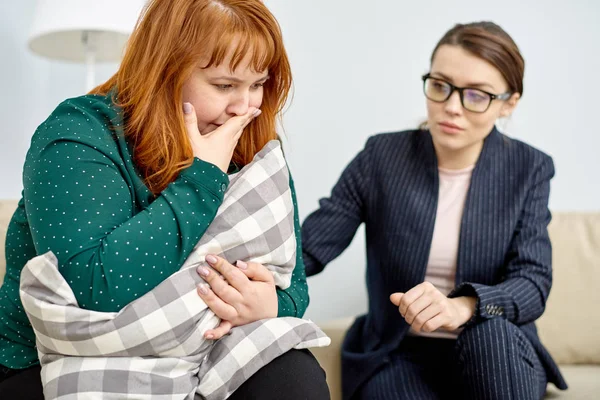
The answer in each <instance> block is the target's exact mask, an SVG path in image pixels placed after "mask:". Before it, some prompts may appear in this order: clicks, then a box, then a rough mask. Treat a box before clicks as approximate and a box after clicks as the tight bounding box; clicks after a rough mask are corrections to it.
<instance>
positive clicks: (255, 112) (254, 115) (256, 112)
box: [252, 109, 262, 118]
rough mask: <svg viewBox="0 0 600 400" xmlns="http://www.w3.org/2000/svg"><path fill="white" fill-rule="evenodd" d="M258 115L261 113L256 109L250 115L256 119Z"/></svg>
mask: <svg viewBox="0 0 600 400" xmlns="http://www.w3.org/2000/svg"><path fill="white" fill-rule="evenodd" d="M260 114H262V111H261V110H260V109H256V111H254V113H253V114H252V116H253V117H254V118H256V117H258V116H259V115H260Z"/></svg>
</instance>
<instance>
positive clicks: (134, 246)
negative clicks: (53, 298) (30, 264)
mask: <svg viewBox="0 0 600 400" xmlns="http://www.w3.org/2000/svg"><path fill="white" fill-rule="evenodd" d="M92 111H93V110H90V109H87V110H86V109H83V108H81V107H74V106H72V105H69V104H65V103H63V105H62V106H59V108H57V110H56V111H55V112H54V113H53V114H52V115H51V117H50V118H49V119H48V120H47V121H46V122H45V123H43V124H42V125H41V126H40V127H39V128H38V130H37V131H36V134H35V135H34V137H33V139H32V144H31V148H30V151H29V152H28V154H27V157H26V161H25V168H24V172H23V185H24V199H25V209H26V213H27V216H28V221H29V224H30V230H31V233H32V236H33V241H34V245H35V249H36V252H37V254H42V253H45V252H47V251H50V250H51V251H53V252H54V254H55V255H56V257H57V258H58V262H59V270H60V272H61V274H62V275H63V276H64V277H65V279H66V281H67V282H68V283H69V285H70V286H71V288H72V289H73V292H74V294H75V297H76V298H77V301H78V302H79V305H80V306H81V307H83V308H87V309H91V310H97V311H109V312H115V311H118V310H120V309H121V308H122V307H124V306H125V305H127V304H128V303H130V302H131V301H132V300H134V299H136V298H139V297H140V296H142V295H144V294H145V293H147V292H148V291H150V290H151V289H153V288H154V287H156V285H158V284H159V283H160V282H162V281H163V280H164V279H166V278H167V277H168V276H169V275H170V274H172V273H173V272H175V271H177V270H178V269H179V268H180V267H181V265H182V264H183V262H184V261H185V259H186V258H187V256H188V255H189V254H190V253H191V251H192V249H193V247H194V246H195V245H196V243H197V242H198V240H199V238H200V237H201V236H202V235H203V234H204V232H205V231H206V229H207V228H208V225H209V224H210V223H211V221H212V220H213V219H214V217H215V215H216V212H217V209H218V207H219V206H220V205H221V203H222V201H223V192H224V191H225V190H226V188H227V185H228V184H229V179H228V177H227V175H226V174H224V173H222V172H221V171H220V170H219V169H218V168H217V167H215V166H214V165H212V164H209V163H206V162H203V161H201V160H199V159H195V160H194V162H193V164H192V165H191V166H190V167H188V168H187V169H185V170H184V171H182V172H181V173H180V175H179V177H178V178H177V180H176V181H174V182H173V183H171V184H170V185H169V186H168V187H167V188H166V189H165V190H164V191H163V192H162V193H160V195H159V196H157V197H156V198H155V199H153V201H152V202H151V203H149V200H148V199H147V198H146V199H141V198H140V197H141V196H140V193H144V191H140V189H139V185H143V184H142V181H141V180H140V179H139V177H137V176H134V175H135V174H132V173H131V170H130V169H129V168H128V166H130V165H132V163H131V157H130V156H128V154H126V152H125V150H124V149H123V148H122V146H121V147H120V146H118V144H117V141H116V140H115V139H114V138H113V136H112V132H111V131H110V128H109V127H108V126H107V122H106V120H105V119H104V118H102V115H100V116H99V115H96V114H94V112H92ZM98 138H101V139H98ZM145 193H149V192H147V190H146V192H145ZM144 202H145V204H144ZM141 204H144V206H143V207H142V205H141Z"/></svg>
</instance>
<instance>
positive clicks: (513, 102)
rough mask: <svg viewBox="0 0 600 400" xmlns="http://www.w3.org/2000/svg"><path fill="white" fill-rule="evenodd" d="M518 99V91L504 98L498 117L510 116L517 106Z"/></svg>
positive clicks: (519, 96)
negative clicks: (506, 98)
mask: <svg viewBox="0 0 600 400" xmlns="http://www.w3.org/2000/svg"><path fill="white" fill-rule="evenodd" d="M520 99H521V95H520V94H519V93H513V94H512V96H510V97H509V99H508V100H506V101H505V102H504V104H502V108H501V109H500V117H502V118H506V117H510V115H511V114H512V113H513V111H514V110H515V108H516V107H517V104H518V103H519V100H520Z"/></svg>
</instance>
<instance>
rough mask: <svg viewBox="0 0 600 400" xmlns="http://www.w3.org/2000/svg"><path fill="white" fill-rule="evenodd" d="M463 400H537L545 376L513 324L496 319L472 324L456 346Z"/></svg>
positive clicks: (534, 355) (524, 338) (532, 350)
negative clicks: (462, 384) (462, 385)
mask: <svg viewBox="0 0 600 400" xmlns="http://www.w3.org/2000/svg"><path fill="white" fill-rule="evenodd" d="M456 352H457V354H458V366H459V374H460V376H461V377H462V382H463V383H464V387H463V395H462V397H461V398H464V399H489V400H494V399H515V400H517V399H518V400H521V399H523V400H529V399H531V400H538V399H541V398H543V396H544V393H545V392H546V384H547V379H546V372H545V370H544V367H543V366H542V364H541V362H540V360H539V358H538V356H537V354H536V353H535V350H534V348H533V346H532V345H531V342H530V341H529V339H527V338H526V337H525V335H524V334H523V332H522V331H521V330H520V329H519V328H517V327H516V326H515V325H514V324H512V323H511V322H508V321H507V320H505V319H501V318H495V319H490V320H487V321H483V322H479V323H477V324H473V325H471V326H469V327H468V328H467V329H465V330H464V331H463V332H462V333H461V335H460V336H459V337H458V340H457V344H456Z"/></svg>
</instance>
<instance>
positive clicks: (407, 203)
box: [302, 128, 566, 398]
mask: <svg viewBox="0 0 600 400" xmlns="http://www.w3.org/2000/svg"><path fill="white" fill-rule="evenodd" d="M553 176H554V165H553V162H552V159H551V158H550V157H549V156H547V155H545V154H544V153H542V152H541V151H539V150H536V149H534V148H533V147H531V146H528V145H526V144H524V143H522V142H520V141H518V140H514V139H510V138H508V137H506V136H504V135H502V134H501V133H500V132H498V131H497V130H496V128H494V129H493V130H492V132H491V133H490V135H489V136H488V137H487V138H486V139H485V141H484V145H483V149H482V152H481V155H480V157H479V160H478V161H477V164H476V166H475V169H474V170H473V175H472V178H471V185H470V188H469V191H468V194H467V199H466V203H465V208H464V212H463V217H462V222H461V230H460V242H459V250H458V260H457V271H456V289H455V290H454V291H453V292H452V293H451V294H450V296H462V295H470V296H476V297H477V298H478V302H477V308H476V312H475V316H474V318H473V319H472V320H471V321H470V322H469V323H476V321H477V320H481V319H487V318H506V319H507V320H509V321H511V322H512V323H514V324H515V325H517V326H519V327H520V328H521V329H522V330H523V332H524V333H525V335H526V336H527V337H528V338H529V340H530V341H531V343H532V344H533V346H534V348H535V349H536V351H537V353H538V355H539V357H540V359H541V361H542V364H543V365H544V367H545V368H546V373H547V375H548V379H549V381H550V382H553V383H555V384H556V385H557V386H558V387H561V388H566V383H565V381H564V380H563V378H562V376H561V374H560V372H559V370H558V367H557V366H556V364H555V363H554V361H553V360H552V358H551V357H550V355H549V354H548V352H547V351H546V349H545V348H544V347H543V346H542V344H541V343H540V340H539V338H538V335H537V331H536V328H535V325H534V323H533V321H535V320H536V319H537V318H539V317H540V316H541V315H542V313H543V311H544V307H545V303H546V299H547V297H548V293H549V291H550V286H551V284H552V252H551V245H550V240H549V238H548V232H547V225H548V223H549V222H550V218H551V217H550V212H549V210H548V196H549V192H550V179H551V178H552V177H553ZM438 188H439V183H438V169H437V158H436V156H435V150H434V147H433V143H432V140H431V135H430V134H429V132H428V131H406V132H395V133H387V134H380V135H376V136H373V137H371V138H370V139H369V140H368V141H367V143H366V145H365V148H364V149H363V150H362V151H361V152H360V153H359V154H358V155H357V156H356V157H355V158H354V160H352V162H351V163H350V164H349V165H348V166H347V167H346V169H345V171H344V172H343V174H342V176H341V177H340V180H339V181H338V183H337V184H336V185H335V187H334V188H333V190H332V193H331V197H330V198H326V199H322V200H321V201H320V208H319V209H318V210H317V211H315V212H314V213H312V214H311V215H310V216H308V217H307V218H306V220H305V221H304V224H303V226H302V242H303V255H304V262H305V264H306V272H307V275H309V276H310V275H314V274H317V273H319V272H320V271H322V270H323V268H324V267H325V265H327V263H329V262H330V261H331V260H333V259H334V258H335V257H337V256H338V255H339V254H340V253H341V252H342V251H343V250H344V249H345V248H346V247H347V246H348V245H349V244H350V242H351V240H352V238H353V237H354V234H355V233H356V230H357V228H358V226H359V225H360V224H361V223H363V222H364V223H365V228H366V247H367V289H368V293H369V310H368V314H366V315H364V316H361V317H359V318H358V319H357V320H356V321H355V322H354V324H353V325H352V327H351V328H350V330H349V331H348V333H347V335H346V338H345V340H344V345H343V349H342V372H343V375H342V387H343V393H344V398H350V397H351V396H352V394H353V393H354V392H355V390H356V389H357V388H358V387H359V386H360V385H361V384H362V382H364V380H365V379H367V378H368V377H369V376H370V375H371V374H372V373H373V372H374V371H375V370H376V369H377V368H378V367H380V366H381V365H382V364H383V363H385V362H387V360H388V358H387V357H388V355H389V353H390V352H391V351H392V350H393V349H395V348H396V347H398V345H399V343H400V341H401V340H402V338H403V337H404V335H405V334H406V331H407V330H408V328H409V326H408V325H407V324H406V322H405V321H404V320H403V319H402V318H400V317H399V316H398V310H397V308H396V307H395V306H394V305H393V304H392V303H391V302H390V301H389V295H390V294H391V293H393V292H406V291H407V290H409V289H410V288H412V287H414V286H415V285H417V284H419V283H421V282H423V280H424V278H425V270H426V267H427V260H428V257H429V249H430V246H431V240H432V236H433V227H434V224H435V215H436V208H437V199H438Z"/></svg>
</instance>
